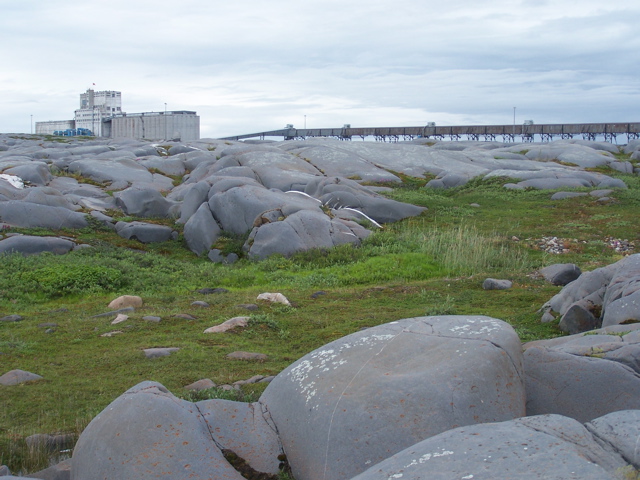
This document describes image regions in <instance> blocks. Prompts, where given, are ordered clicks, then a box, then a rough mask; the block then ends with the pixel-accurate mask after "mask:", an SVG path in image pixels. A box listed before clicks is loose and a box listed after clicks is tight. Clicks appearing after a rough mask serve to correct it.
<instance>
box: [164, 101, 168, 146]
mask: <svg viewBox="0 0 640 480" xmlns="http://www.w3.org/2000/svg"><path fill="white" fill-rule="evenodd" d="M164 139H165V140H166V139H167V104H166V102H165V104H164Z"/></svg>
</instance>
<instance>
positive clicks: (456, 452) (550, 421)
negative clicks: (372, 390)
mask: <svg viewBox="0 0 640 480" xmlns="http://www.w3.org/2000/svg"><path fill="white" fill-rule="evenodd" d="M635 428H636V429H637V428H638V425H637V424H635ZM626 464H627V462H626V461H625V459H624V458H622V456H621V455H620V454H618V453H616V452H615V451H614V450H613V449H612V448H611V447H609V448H606V447H602V446H601V445H600V443H599V438H596V437H594V436H593V435H592V434H591V433H590V432H589V431H588V430H587V429H586V428H585V427H584V426H583V425H581V424H580V423H578V422H576V421H575V420H572V419H570V418H567V417H562V416H559V415H545V416H538V417H526V418H522V419H517V420H511V421H506V422H501V423H489V424H482V425H472V426H467V427H460V428H456V429H453V430H450V431H447V432H444V433H441V434H440V435H437V436H435V437H431V438H429V439H427V440H424V441H422V442H420V443H417V444H415V445H413V446H411V447H409V448H407V449H405V450H403V451H401V452H399V453H397V454H395V455H393V456H392V457H390V458H388V459H387V460H385V461H383V462H380V463H379V464H377V465H375V466H373V467H371V468H369V469H368V470H367V471H365V472H364V473H362V474H360V475H357V476H355V477H353V478H352V479H351V480H392V479H402V480H425V479H429V480H451V479H465V480H467V479H487V480H488V479H503V478H504V479H506V478H514V479H515V478H517V479H523V480H534V479H536V480H537V479H542V478H544V479H550V480H566V479H574V480H583V479H589V480H614V479H619V478H622V477H620V476H618V475H617V472H619V471H620V470H621V469H623V468H625V466H626Z"/></svg>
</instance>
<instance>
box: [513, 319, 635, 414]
mask: <svg viewBox="0 0 640 480" xmlns="http://www.w3.org/2000/svg"><path fill="white" fill-rule="evenodd" d="M524 349H525V352H524V363H525V374H526V386H527V388H526V390H527V415H540V414H545V413H556V414H560V415H565V416H567V417H571V418H575V419H576V420H578V421H580V422H587V421H589V420H592V419H594V418H597V417H600V416H602V415H606V414H607V413H611V412H615V411H618V410H628V409H640V324H636V325H616V326H613V327H607V328H603V329H599V330H594V331H592V332H589V333H588V334H584V333H583V334H578V335H571V336H568V337H560V338H555V339H551V340H539V341H535V342H529V343H527V344H525V345H524Z"/></svg>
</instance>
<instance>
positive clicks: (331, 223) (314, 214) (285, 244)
mask: <svg viewBox="0 0 640 480" xmlns="http://www.w3.org/2000/svg"><path fill="white" fill-rule="evenodd" d="M280 218H282V220H279V219H280ZM262 222H264V223H262ZM256 223H259V225H258V226H256V227H254V229H253V230H252V231H251V233H250V234H249V238H248V239H247V242H246V243H245V250H247V252H248V254H249V256H250V257H255V258H265V257H268V256H269V255H272V254H275V253H278V254H281V255H285V256H289V255H292V254H294V253H296V252H301V251H304V250H310V249H312V248H332V247H335V246H337V245H342V244H344V243H351V244H354V245H358V244H360V241H361V240H362V239H364V238H366V237H367V236H368V235H369V233H371V232H370V231H369V230H366V229H365V228H363V227H361V226H360V225H359V224H357V223H355V222H351V221H347V220H342V219H340V218H333V219H332V218H330V217H329V216H327V215H326V214H325V213H323V212H322V211H319V210H299V211H297V212H295V213H293V214H291V215H289V216H288V217H286V218H285V217H284V213H283V212H282V211H281V210H280V209H276V210H272V211H269V212H265V213H264V214H263V215H261V216H260V217H258V219H257V221H256Z"/></svg>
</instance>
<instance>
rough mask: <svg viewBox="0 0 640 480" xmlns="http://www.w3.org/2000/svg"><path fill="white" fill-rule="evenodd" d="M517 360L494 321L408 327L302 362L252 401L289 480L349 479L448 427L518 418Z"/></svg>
mask: <svg viewBox="0 0 640 480" xmlns="http://www.w3.org/2000/svg"><path fill="white" fill-rule="evenodd" d="M521 355H522V350H521V345H520V341H519V339H518V336H517V335H516V334H515V332H514V331H513V329H512V328H511V326H509V325H508V324H506V323H505V322H503V321H501V320H496V319H493V318H490V317H483V316H469V317H465V316H442V317H419V318H409V319H404V320H400V321H397V322H391V323H388V324H384V325H380V326H377V327H373V328H370V329H367V330H364V331H361V332H357V333H354V334H352V335H348V336H346V337H344V338H341V339H339V340H336V341H334V342H331V343H329V344H327V345H325V346H323V347H322V348H319V349H317V350H315V351H313V352H311V353H310V354H308V355H306V356H304V357H302V358H301V359H300V360H298V361H297V362H295V363H294V364H292V365H291V366H289V367H288V368H287V369H285V370H284V371H283V372H281V373H280V374H279V375H278V376H277V377H276V378H275V379H274V380H273V381H272V382H271V383H270V384H269V386H268V387H267V389H266V390H265V391H264V393H263V395H262V396H261V398H260V402H261V403H262V404H263V405H265V406H266V408H267V410H268V411H269V413H270V415H271V418H272V419H273V421H274V423H275V424H276V425H277V427H278V432H279V434H280V439H281V441H282V444H283V447H284V450H285V453H286V455H287V459H288V461H289V464H290V466H291V468H292V471H293V475H294V476H295V478H296V479H297V480H310V479H317V478H331V479H334V480H341V479H349V478H351V477H352V476H354V475H357V474H358V473H360V472H362V471H364V470H365V469H367V468H368V467H369V466H370V465H373V464H375V463H377V462H380V461H382V460H384V459H386V458H388V457H389V456H391V455H394V454H395V453H397V452H399V451H401V450H402V449H404V448H407V447H409V446H411V445H413V444H415V443H417V442H419V441H421V440H424V439H425V438H429V437H431V436H434V435H437V434H439V433H441V432H444V431H447V430H450V429H452V428H456V427H458V426H462V425H472V424H476V423H485V422H496V421H503V420H509V419H513V418H517V417H521V416H523V415H524V413H525V411H524V407H525V391H524V382H523V371H522V357H521Z"/></svg>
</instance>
